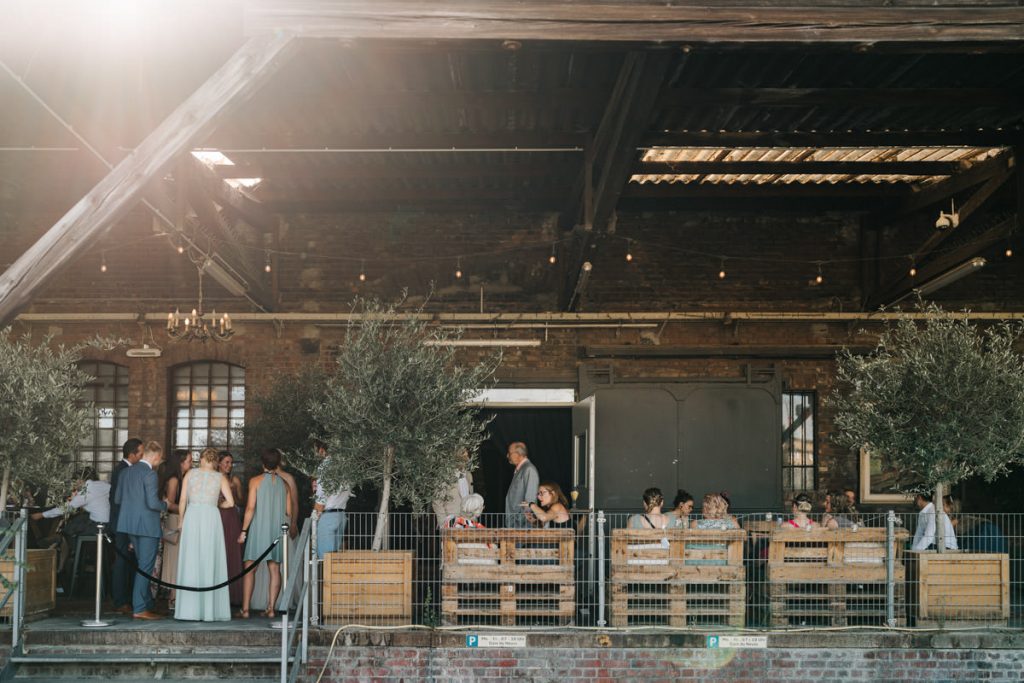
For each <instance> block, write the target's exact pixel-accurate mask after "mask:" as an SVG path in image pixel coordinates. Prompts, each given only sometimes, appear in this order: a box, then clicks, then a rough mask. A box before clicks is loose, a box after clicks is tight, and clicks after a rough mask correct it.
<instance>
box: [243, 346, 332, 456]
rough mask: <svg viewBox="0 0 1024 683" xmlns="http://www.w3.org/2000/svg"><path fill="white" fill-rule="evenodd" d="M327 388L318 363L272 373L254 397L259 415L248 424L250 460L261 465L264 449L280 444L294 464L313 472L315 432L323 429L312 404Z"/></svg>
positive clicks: (321, 396)
mask: <svg viewBox="0 0 1024 683" xmlns="http://www.w3.org/2000/svg"><path fill="white" fill-rule="evenodd" d="M326 389H327V373H326V372H325V371H324V369H323V368H322V367H321V366H320V365H316V364H310V365H307V366H306V367H304V368H302V369H301V370H299V371H298V372H294V373H290V374H289V373H281V374H278V375H275V376H274V377H272V378H271V380H270V382H269V384H268V386H267V388H266V390H264V391H263V392H261V393H259V394H257V395H255V396H254V397H253V405H255V407H256V411H255V412H256V415H255V417H253V418H252V419H250V420H248V421H247V422H246V425H245V429H244V433H245V453H246V460H247V461H248V462H249V464H250V465H254V464H255V465H258V463H259V455H260V452H261V451H262V450H263V449H265V448H278V449H280V450H281V452H282V453H284V455H285V458H286V460H287V462H288V464H289V465H290V466H291V467H294V468H295V469H297V470H299V471H300V472H302V473H304V474H306V475H310V476H311V475H312V474H313V472H314V471H315V470H316V466H317V464H318V463H319V461H318V460H317V457H316V454H315V453H314V451H313V436H314V435H315V434H318V433H320V431H322V430H321V428H320V425H319V424H318V423H317V421H316V419H315V418H314V417H313V406H314V404H316V403H319V402H320V401H321V400H323V396H324V392H325V391H326Z"/></svg>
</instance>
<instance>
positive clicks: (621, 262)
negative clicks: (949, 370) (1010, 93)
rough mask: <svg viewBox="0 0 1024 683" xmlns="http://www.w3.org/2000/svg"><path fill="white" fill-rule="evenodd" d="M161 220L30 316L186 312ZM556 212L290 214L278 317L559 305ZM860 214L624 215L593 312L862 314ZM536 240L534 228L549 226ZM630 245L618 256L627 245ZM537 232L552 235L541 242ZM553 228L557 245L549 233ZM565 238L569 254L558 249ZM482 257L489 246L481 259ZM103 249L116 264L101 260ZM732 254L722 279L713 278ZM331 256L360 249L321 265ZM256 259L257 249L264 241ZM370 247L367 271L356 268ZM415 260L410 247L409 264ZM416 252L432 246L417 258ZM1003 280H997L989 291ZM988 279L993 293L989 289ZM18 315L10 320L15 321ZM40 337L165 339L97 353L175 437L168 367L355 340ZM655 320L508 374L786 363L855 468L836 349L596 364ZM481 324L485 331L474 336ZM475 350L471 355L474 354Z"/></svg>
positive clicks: (116, 330) (996, 300)
mask: <svg viewBox="0 0 1024 683" xmlns="http://www.w3.org/2000/svg"><path fill="white" fill-rule="evenodd" d="M55 219H56V216H34V217H29V218H26V219H24V220H23V221H21V222H20V223H18V225H17V226H7V229H6V232H7V235H6V236H5V237H6V239H5V241H4V243H3V246H2V247H0V249H2V251H0V262H11V261H13V260H14V259H15V258H16V257H17V256H18V255H20V253H21V252H22V251H24V249H26V248H27V247H28V246H29V245H30V244H31V242H32V241H33V240H34V239H36V238H37V237H38V235H40V234H41V233H42V232H43V231H45V229H46V228H47V227H48V226H49V225H50V224H51V222H52V221H53V220H55ZM151 223H152V222H151V220H150V218H149V217H148V216H147V215H146V214H145V213H144V212H142V211H141V210H139V211H136V212H134V213H132V214H131V215H130V216H129V217H128V218H127V219H125V221H123V222H122V223H121V224H119V225H117V226H115V227H114V228H113V229H112V231H111V232H110V234H109V235H107V236H106V237H104V238H102V239H100V240H98V241H97V242H96V244H95V246H94V247H92V248H91V249H90V251H89V252H87V253H86V254H85V255H84V256H82V257H80V258H79V259H78V260H77V261H76V262H75V263H74V264H73V265H71V266H70V267H68V268H67V269H66V270H65V271H63V272H61V273H60V274H58V276H57V277H56V278H55V279H54V281H53V282H52V283H50V284H49V285H48V286H47V287H46V288H45V289H44V290H43V291H42V292H40V294H39V295H38V296H37V297H36V300H35V302H34V304H33V306H32V308H31V309H30V311H29V312H35V313H47V312H75V313H96V312H118V313H127V314H139V313H151V314H152V313H161V312H163V311H167V310H170V309H171V308H173V307H175V306H179V307H181V308H182V309H187V308H189V307H190V306H191V305H192V303H193V301H194V297H195V286H196V285H195V269H194V267H193V266H192V265H191V264H190V263H189V262H188V259H187V258H186V257H184V256H180V255H178V254H177V253H176V252H175V250H174V249H173V248H171V246H170V245H169V244H168V243H167V241H166V239H165V238H162V237H154V236H151V235H152V232H153V231H152V224H151ZM555 226H556V223H555V221H554V217H553V216H552V215H550V214H521V215H514V214H505V213H501V214H493V215H489V214H444V213H419V212H394V213H369V214H349V215H337V216H334V215H331V216H327V215H294V216H290V217H288V220H287V221H286V224H285V227H284V228H283V231H282V235H281V241H280V245H281V247H280V248H281V249H282V250H284V251H287V252H289V253H287V254H283V255H281V256H278V257H275V260H274V264H275V268H274V274H273V277H270V276H267V281H268V284H273V283H276V286H277V296H278V299H279V306H278V310H281V311H284V312H309V313H325V312H328V313H344V312H347V311H348V310H349V306H350V302H351V300H352V297H353V295H355V294H368V295H376V296H382V297H394V296H397V295H398V293H399V292H400V291H401V290H402V288H408V289H409V292H410V295H411V301H412V302H413V303H415V302H417V301H420V300H421V298H422V295H423V294H425V293H426V292H427V291H429V288H430V283H431V281H433V282H434V283H435V295H434V298H433V300H432V301H431V303H430V304H429V308H430V309H431V310H438V311H444V312H478V311H479V309H480V293H481V288H482V290H483V300H484V304H483V307H484V310H485V311H487V312H515V311H523V312H542V311H557V310H558V308H557V292H558V289H559V288H560V287H561V286H562V283H563V280H564V278H565V270H564V269H565V267H566V265H565V264H566V262H567V261H568V258H567V255H568V254H567V253H566V252H567V250H568V246H569V240H568V239H567V238H566V237H565V233H559V232H558V231H557V230H556V227H555ZM858 230H859V228H858V227H857V221H856V219H855V218H854V217H852V216H850V215H842V214H835V215H822V216H815V217H808V216H807V215H802V216H801V215H797V214H794V215H780V214H774V215H771V214H769V215H766V216H757V215H753V214H750V215H734V216H730V215H721V214H710V213H704V214H685V213H644V214H639V213H637V214H624V215H621V216H619V218H618V221H617V223H616V226H615V231H614V233H612V234H607V235H603V236H599V237H598V238H597V239H596V240H595V247H594V249H593V250H592V252H591V253H590V254H588V258H589V259H590V260H591V261H592V262H593V263H594V270H593V276H592V279H591V283H590V286H589V287H588V289H587V291H586V294H585V297H584V310H585V311H588V312H594V311H606V312H629V311H634V312H635V311H698V310H708V311H756V310H760V311H840V310H845V311H849V310H853V309H855V308H856V306H857V302H858V301H859V298H860V276H859V269H860V265H859V262H858V261H857V260H856V259H858V258H860V252H859V246H858ZM538 236H540V237H538ZM627 237H628V238H629V239H630V240H632V242H631V243H630V250H631V252H632V253H633V254H634V256H635V258H634V260H633V262H632V263H627V262H626V261H625V258H624V254H625V247H626V240H625V238H627ZM538 239H541V240H544V241H542V242H540V243H538ZM548 239H550V240H551V242H547V241H546V240H548ZM552 243H557V253H558V255H559V261H558V263H557V264H556V265H555V266H551V265H550V264H548V262H547V257H548V255H549V254H550V252H551V244H552ZM484 252H487V254H486V255H481V254H484ZM104 253H105V258H106V262H107V265H108V270H107V272H106V273H101V272H100V270H99V263H100V258H101V255H103V254H104ZM713 254H726V255H729V256H730V258H729V259H728V260H727V261H726V270H727V271H728V273H729V275H728V277H727V278H726V279H725V280H719V279H718V278H717V271H718V268H719V267H720V264H719V261H718V260H717V259H716V258H714V257H713V256H712V255H713ZM324 255H330V256H332V257H335V258H337V257H346V258H348V259H350V260H347V261H340V260H324V259H323V258H322V257H323V256H324ZM460 255H461V256H462V268H463V270H464V271H465V273H466V276H465V277H464V278H463V279H462V280H460V281H456V280H455V278H454V277H453V274H452V273H453V270H454V267H455V263H456V258H457V257H458V256H460ZM254 258H255V259H256V260H257V263H258V264H262V259H263V254H262V253H261V252H260V253H257V254H254ZM363 258H365V259H366V264H365V270H366V272H367V276H368V278H367V282H366V284H362V285H361V284H360V283H359V281H358V273H359V272H360V270H361V269H362V268H363V267H364V265H363V262H362V259H363ZM407 259H414V260H411V261H410V260H407ZM415 259H429V260H420V261H415ZM816 260H825V261H829V263H826V264H825V265H824V267H823V272H824V275H825V282H824V284H822V285H821V286H814V285H813V284H812V281H813V277H814V274H815V270H814V267H813V266H810V265H808V264H811V263H813V262H814V261H816ZM996 285H997V286H996ZM989 291H991V292H992V296H991V297H990V296H989ZM206 293H207V306H206V308H207V309H208V310H209V309H212V308H214V307H216V308H217V309H218V310H222V311H223V310H230V311H231V312H233V313H235V312H245V311H247V310H249V309H248V307H247V304H246V303H245V302H244V301H242V300H240V299H235V298H232V297H230V296H229V295H227V293H226V292H225V291H224V290H223V289H222V288H220V287H219V286H218V285H216V284H215V283H213V282H211V281H210V278H207V279H206ZM943 296H945V297H947V299H948V305H950V306H952V307H956V306H959V305H962V304H966V305H970V306H971V307H972V308H974V309H983V308H992V307H993V306H994V307H995V308H997V309H1000V310H1013V309H1015V308H1016V309H1020V308H1021V306H1022V305H1024V271H1022V269H1020V268H1015V267H1013V262H1012V260H1011V261H1006V260H1003V261H999V260H994V261H993V263H992V265H990V266H989V267H988V268H986V269H985V271H983V273H980V274H978V275H975V276H972V278H970V279H968V280H965V281H962V282H961V283H957V284H956V285H953V286H951V287H949V288H947V289H946V290H943ZM862 327H864V325H862V324H860V323H853V324H846V323H843V324H837V323H826V322H818V323H815V322H799V323H797V322H783V321H775V322H747V321H742V322H738V323H732V324H725V323H723V322H717V321H694V322H678V323H671V324H669V325H667V326H666V327H665V328H664V329H663V330H660V334H659V335H657V340H656V341H657V342H658V343H660V344H661V345H679V346H712V347H723V346H733V345H735V346H746V345H767V346H776V347H787V346H799V347H806V346H808V345H812V346H813V345H829V346H834V345H844V344H865V343H870V341H871V339H872V336H871V334H864V333H862V331H861V328H862ZM23 329H24V323H19V324H18V325H17V326H16V327H15V331H16V332H17V331H22V330H23ZM30 329H31V331H32V333H33V334H34V335H35V337H36V338H37V339H42V338H43V336H44V335H46V334H54V335H56V336H55V340H56V341H58V342H72V341H76V340H80V339H83V338H86V337H91V336H93V335H95V334H96V333H101V334H107V335H113V336H119V337H126V338H131V339H132V340H133V341H134V342H135V344H136V345H138V343H140V342H141V341H143V338H142V337H143V335H144V334H145V339H144V340H145V341H151V339H150V337H149V332H150V331H151V332H152V335H153V339H155V341H156V342H157V343H158V344H159V345H160V346H162V347H163V351H164V353H163V356H162V357H161V358H159V359H129V358H126V357H125V356H124V353H123V349H120V350H117V351H113V352H95V353H92V354H91V355H92V356H93V357H95V358H98V359H102V360H111V361H115V362H118V363H121V364H123V365H126V366H127V367H128V368H129V373H130V387H131V388H130V403H131V411H130V420H129V430H130V431H131V432H132V433H133V434H138V435H142V436H145V437H147V438H149V437H155V438H159V439H164V440H166V439H167V438H168V437H169V425H168V413H169V408H168V403H169V389H168V378H169V372H170V370H171V368H173V367H174V366H175V365H177V364H179V363H184V362H189V361H195V360H223V361H227V362H231V363H236V364H238V365H242V366H244V367H245V368H246V381H247V385H248V389H249V392H250V395H251V394H252V392H259V391H260V390H261V389H262V388H263V387H264V386H266V382H267V378H268V377H269V376H270V375H271V374H273V373H275V372H279V371H289V370H294V369H296V368H298V367H300V366H302V365H303V364H305V363H309V362H322V363H325V364H328V363H329V362H330V360H331V349H332V348H334V347H335V346H336V344H337V343H339V342H340V341H341V340H342V339H343V336H344V330H343V328H341V327H340V326H337V325H334V326H330V325H326V326H325V325H314V324H309V323H298V322H295V323H291V322H288V323H284V324H283V325H273V324H270V323H267V322H262V323H245V324H239V325H237V329H238V334H237V335H236V336H235V338H234V339H233V340H232V341H231V342H230V343H228V344H214V343H208V344H206V345H196V344H175V343H172V342H169V341H168V340H167V339H166V337H165V335H164V333H163V330H162V326H161V325H160V324H159V323H151V324H150V326H149V331H145V330H144V329H143V328H142V327H140V326H139V325H137V324H135V323H134V322H124V323H109V324H101V325H96V324H92V323H84V324H78V323H60V324H54V323H47V322H45V321H43V322H36V323H33V324H31V325H30ZM654 332H655V331H654V330H638V329H629V328H623V329H614V328H612V329H588V330H583V329H554V328H553V329H550V330H548V331H547V332H546V333H544V332H543V331H540V330H535V331H531V334H533V335H537V336H539V335H542V334H543V335H544V338H545V341H544V343H543V345H542V346H540V347H536V348H521V349H508V350H507V351H506V353H505V355H504V363H503V365H502V368H501V371H500V375H501V378H502V380H503V381H506V382H509V383H514V384H518V385H522V386H530V385H551V384H556V385H561V386H575V385H576V383H577V378H578V373H579V368H580V365H581V364H582V363H584V362H589V363H593V364H595V365H598V366H612V367H613V370H614V374H615V377H616V379H617V380H619V381H628V380H640V379H646V378H680V379H694V378H699V379H714V378H739V377H742V376H743V375H744V372H745V370H746V367H747V365H748V364H750V363H752V362H753V363H755V364H757V365H758V366H764V365H773V366H774V367H776V368H777V370H778V371H779V373H780V376H781V378H782V381H783V384H784V386H786V387H788V388H790V389H794V390H813V391H816V392H817V393H818V397H819V413H818V421H817V430H818V433H817V436H818V445H819V454H820V458H819V464H820V475H821V477H820V486H821V487H822V488H826V487H831V486H837V485H848V484H850V483H851V482H853V481H855V479H856V474H857V464H856V462H855V460H854V458H853V457H852V456H851V455H850V454H849V453H847V452H846V450H845V449H839V448H837V447H836V446H834V445H833V444H832V443H831V441H830V439H829V434H830V430H831V415H830V413H829V410H828V408H827V406H824V405H823V403H822V401H821V400H820V399H822V398H823V397H825V396H826V395H827V394H828V393H829V391H830V390H831V388H832V382H833V375H834V364H833V362H832V361H830V360H827V359H823V360H806V359H805V360H800V359H796V358H794V359H784V358H783V359H771V360H768V359H762V360H754V361H751V360H743V359H739V360H737V359H726V358H699V359H681V358H657V359H634V360H630V359H614V360H609V359H590V360H588V359H585V358H584V354H583V349H584V347H586V346H589V345H604V344H607V345H613V344H644V343H648V342H650V341H651V339H650V338H647V339H645V338H643V337H642V335H644V334H645V333H646V334H647V335H652V334H653V333H654ZM472 334H481V335H484V336H487V335H489V334H491V332H490V331H489V330H485V331H473V332H472ZM467 357H471V356H467Z"/></svg>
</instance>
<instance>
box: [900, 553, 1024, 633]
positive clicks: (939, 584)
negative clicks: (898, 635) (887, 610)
mask: <svg viewBox="0 0 1024 683" xmlns="http://www.w3.org/2000/svg"><path fill="white" fill-rule="evenodd" d="M908 556H909V558H910V566H911V570H912V574H913V575H915V576H916V578H917V580H916V581H915V582H911V588H912V590H913V592H914V595H913V598H912V602H911V604H912V605H913V606H914V614H915V616H916V619H917V621H916V624H917V626H922V627H925V628H943V627H965V626H967V627H969V626H1006V624H1007V621H1008V620H1009V618H1010V556H1009V555H1008V554H1005V553H961V552H957V551H947V552H944V553H937V552H935V551H934V550H925V551H908Z"/></svg>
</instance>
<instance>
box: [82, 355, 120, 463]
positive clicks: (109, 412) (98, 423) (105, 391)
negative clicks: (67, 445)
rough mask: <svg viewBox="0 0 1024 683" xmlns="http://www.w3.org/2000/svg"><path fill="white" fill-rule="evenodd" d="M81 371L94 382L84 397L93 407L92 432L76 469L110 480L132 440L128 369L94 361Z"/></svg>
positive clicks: (89, 361)
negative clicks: (90, 470)
mask: <svg viewBox="0 0 1024 683" xmlns="http://www.w3.org/2000/svg"><path fill="white" fill-rule="evenodd" d="M78 367H79V368H80V369H81V370H82V372H84V373H85V374H87V375H89V376H90V377H92V378H93V379H92V381H90V382H89V383H88V384H86V386H85V391H84V392H83V395H82V400H83V403H85V404H86V405H91V406H92V408H91V411H92V432H91V433H90V434H89V435H88V436H87V437H86V438H85V439H84V440H83V441H82V444H81V446H80V447H79V449H78V452H77V453H76V454H75V467H76V469H77V468H79V467H94V468H96V471H97V472H98V473H99V475H100V476H101V477H104V478H107V477H109V474H110V470H111V468H112V467H113V466H114V463H116V462H117V461H118V460H120V459H121V444H123V443H124V442H125V441H127V440H128V368H126V367H123V366H120V365H117V364H116V363H106V362H103V361H92V360H85V361H81V362H80V363H79V364H78Z"/></svg>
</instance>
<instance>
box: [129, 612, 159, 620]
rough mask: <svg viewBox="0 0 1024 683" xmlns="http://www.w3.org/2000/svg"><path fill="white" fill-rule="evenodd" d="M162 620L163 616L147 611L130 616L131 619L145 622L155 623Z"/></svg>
mask: <svg viewBox="0 0 1024 683" xmlns="http://www.w3.org/2000/svg"><path fill="white" fill-rule="evenodd" d="M163 618H164V617H163V615H161V614H157V613H156V612H151V611H149V610H146V611H145V612H136V613H135V614H133V615H132V619H146V620H147V621H156V620H158V619H163Z"/></svg>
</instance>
